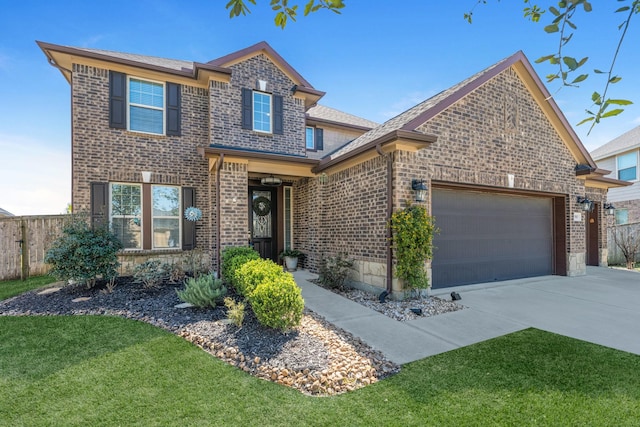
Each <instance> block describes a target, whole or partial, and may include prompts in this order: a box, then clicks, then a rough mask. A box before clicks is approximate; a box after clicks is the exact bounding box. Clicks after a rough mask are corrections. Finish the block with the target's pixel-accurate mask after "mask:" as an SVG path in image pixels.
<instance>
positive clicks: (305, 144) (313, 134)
mask: <svg viewBox="0 0 640 427" xmlns="http://www.w3.org/2000/svg"><path fill="white" fill-rule="evenodd" d="M308 129H311V139H312V140H313V147H312V148H309V146H308V145H307V130H308ZM304 146H305V147H306V149H307V150H311V151H318V148H317V147H316V128H315V127H313V126H305V128H304Z"/></svg>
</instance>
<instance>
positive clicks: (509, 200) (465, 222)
mask: <svg viewBox="0 0 640 427" xmlns="http://www.w3.org/2000/svg"><path fill="white" fill-rule="evenodd" d="M432 213H433V215H434V216H435V223H436V226H437V227H438V228H439V229H440V233H439V234H436V235H435V236H434V239H433V243H434V251H433V261H432V268H433V287H434V288H443V287H447V286H458V285H466V284H471V283H483V282H493V281H498V280H509V279H517V278H522V277H533V276H542V275H547V274H551V273H552V262H553V255H552V251H553V249H552V247H553V246H552V245H553V232H552V230H553V217H552V199H549V198H542V197H523V196H514V195H506V194H496V193H485V192H476V191H462V190H449V189H434V190H433V196H432Z"/></svg>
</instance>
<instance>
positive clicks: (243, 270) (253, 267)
mask: <svg viewBox="0 0 640 427" xmlns="http://www.w3.org/2000/svg"><path fill="white" fill-rule="evenodd" d="M282 274H283V271H282V267H281V266H279V265H278V264H276V263H275V262H273V261H271V260H267V259H254V260H251V261H247V262H245V263H244V264H242V266H240V268H239V269H238V270H237V271H236V273H235V280H236V284H235V286H236V287H235V289H236V291H238V293H239V294H240V295H244V296H245V297H249V295H251V293H252V292H253V291H254V290H255V289H256V287H257V286H258V285H259V284H260V283H262V282H264V281H267V280H275V279H276V278H278V277H279V276H280V275H282Z"/></svg>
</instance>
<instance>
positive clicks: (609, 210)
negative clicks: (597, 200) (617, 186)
mask: <svg viewBox="0 0 640 427" xmlns="http://www.w3.org/2000/svg"><path fill="white" fill-rule="evenodd" d="M604 214H605V215H609V216H613V215H615V214H616V207H615V206H613V205H612V204H611V203H605V204H604Z"/></svg>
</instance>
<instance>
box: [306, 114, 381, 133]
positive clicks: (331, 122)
mask: <svg viewBox="0 0 640 427" xmlns="http://www.w3.org/2000/svg"><path fill="white" fill-rule="evenodd" d="M307 124H313V125H315V124H320V125H322V124H325V125H330V126H336V127H343V128H349V129H354V130H361V131H365V132H366V131H370V130H371V129H373V127H367V126H360V125H354V124H351V123H344V122H338V121H335V120H327V119H321V118H318V117H312V116H309V115H307Z"/></svg>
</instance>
